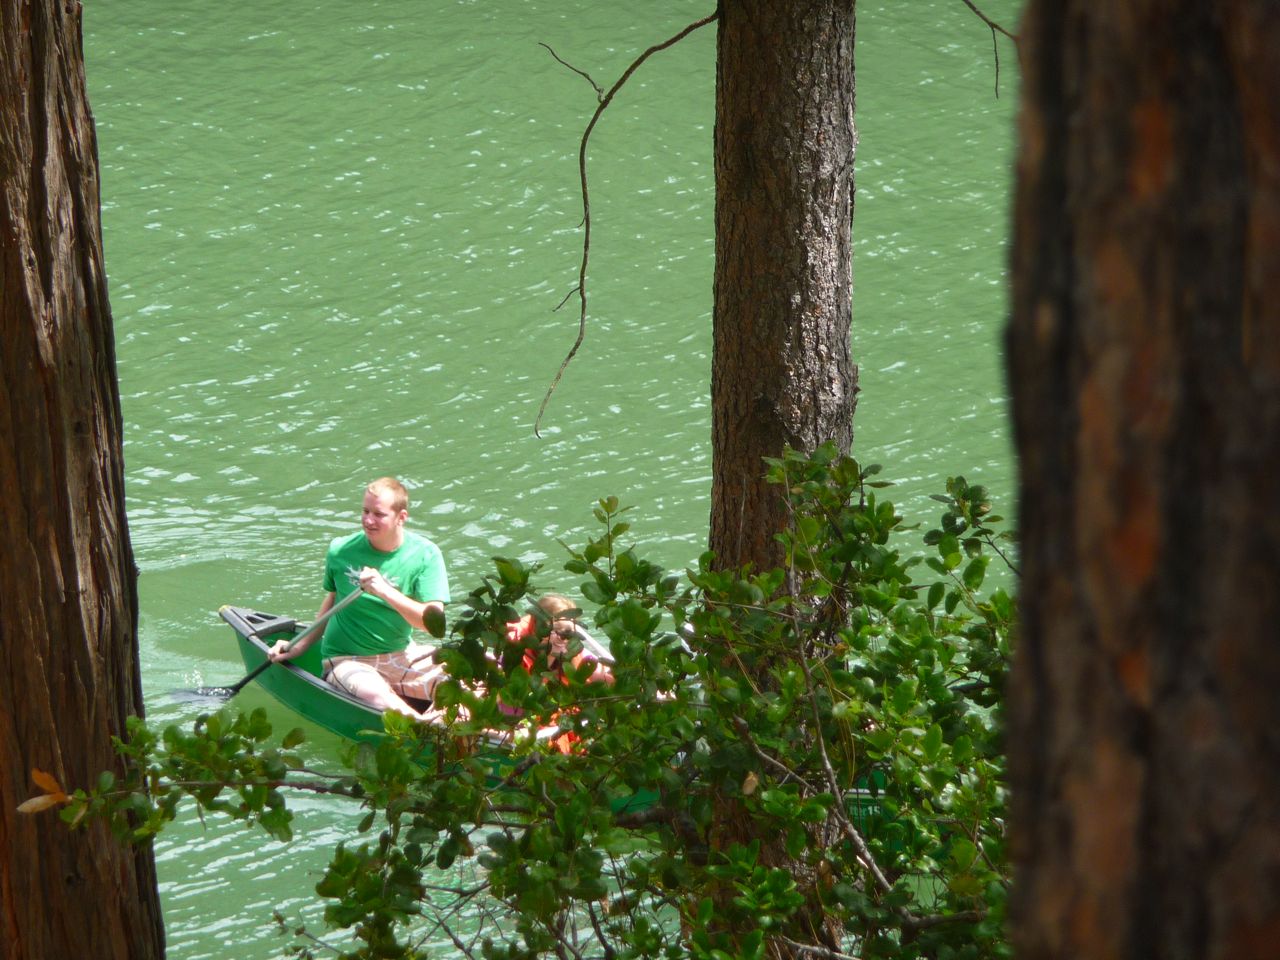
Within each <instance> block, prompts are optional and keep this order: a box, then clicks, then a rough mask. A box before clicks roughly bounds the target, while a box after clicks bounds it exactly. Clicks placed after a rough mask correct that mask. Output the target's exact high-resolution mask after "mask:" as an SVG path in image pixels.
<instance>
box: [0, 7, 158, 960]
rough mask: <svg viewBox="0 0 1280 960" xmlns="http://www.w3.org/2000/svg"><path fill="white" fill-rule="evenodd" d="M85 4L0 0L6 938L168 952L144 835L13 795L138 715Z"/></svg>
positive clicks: (122, 956)
mask: <svg viewBox="0 0 1280 960" xmlns="http://www.w3.org/2000/svg"><path fill="white" fill-rule="evenodd" d="M98 217H99V197H98V158H97V145H96V142H95V139H94V131H93V121H92V118H91V116H90V114H89V108H88V102H87V99H86V94H85V81H84V56H83V49H82V43H81V35H80V5H79V4H78V3H74V2H71V3H64V2H53V0H18V2H5V3H2V4H0V280H2V281H3V283H2V285H0V374H2V376H0V503H2V506H0V523H3V527H2V528H0V536H2V537H3V542H4V545H5V549H4V552H3V554H0V655H2V656H3V657H4V667H3V669H0V758H2V759H0V770H2V771H3V772H2V773H0V944H3V953H4V956H5V957H7V958H10V960H26V958H30V960H49V958H55V957H95V958H119V960H139V958H141V960H148V958H153V957H160V956H162V955H163V953H164V935H163V930H162V927H161V919H160V906H159V901H158V895H157V892H156V880H155V867H154V863H153V860H152V856H151V853H150V851H149V850H133V849H130V848H128V847H127V846H123V845H121V844H120V843H118V842H116V841H115V840H114V839H113V838H112V837H111V836H110V835H109V834H108V833H107V832H106V831H105V830H104V829H103V828H102V827H101V826H98V827H94V828H92V829H89V830H82V831H76V832H74V833H73V832H71V831H69V830H68V829H67V827H66V826H65V825H64V824H62V823H61V822H60V821H59V820H58V819H57V817H56V816H55V815H54V814H53V813H42V814H34V815H23V814H19V813H17V812H16V809H15V808H16V807H17V806H18V804H20V803H21V802H22V801H23V800H25V799H27V798H28V797H30V796H32V795H33V794H36V793H41V792H43V791H42V790H40V789H39V788H37V787H36V786H35V784H34V783H33V781H32V779H31V771H32V769H33V768H35V769H39V770H42V771H45V772H47V773H49V774H52V775H53V776H54V777H56V778H57V780H58V781H59V783H60V784H62V785H63V786H64V787H66V788H68V789H70V788H71V787H74V786H82V785H89V784H91V783H92V782H93V778H94V777H96V775H97V773H98V772H99V771H100V770H104V769H108V768H113V767H116V766H117V764H116V760H115V755H114V751H113V750H112V747H111V737H112V736H113V735H123V733H124V724H125V718H126V717H127V716H128V715H130V714H137V713H141V711H142V693H141V686H140V683H139V678H138V656H137V647H136V639H135V638H136V625H137V593H136V574H135V571H134V566H133V556H132V553H131V550H130V546H129V538H128V531H127V528H126V525H125V513H124V483H123V470H122V450H121V420H120V406H119V395H118V392H117V385H116V376H115V354H114V347H113V342H112V324H111V314H110V309H109V307H108V305H107V295H106V281H105V276H104V273H103V266H102V233H101V228H100V224H99V219H98Z"/></svg>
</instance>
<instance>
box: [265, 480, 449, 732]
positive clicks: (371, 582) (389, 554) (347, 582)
mask: <svg viewBox="0 0 1280 960" xmlns="http://www.w3.org/2000/svg"><path fill="white" fill-rule="evenodd" d="M408 518H409V495H408V493H407V492H406V491H405V488H404V486H403V485H402V484H401V483H400V482H399V481H398V480H395V479H393V478H391V477H381V478H379V479H377V480H375V481H373V483H371V484H369V486H368V487H366V488H365V491H364V509H363V513H362V519H361V526H362V528H363V529H362V530H361V531H360V532H359V533H354V534H351V535H349V536H345V537H338V538H337V539H335V540H334V541H333V542H332V543H331V544H330V545H329V552H328V553H327V554H326V556H325V563H324V589H325V590H326V591H327V592H326V594H325V598H324V602H323V603H321V604H320V611H319V613H317V614H316V616H317V618H319V617H322V616H324V614H325V613H326V612H328V610H329V609H330V608H331V607H333V606H334V604H336V603H337V602H338V601H340V600H342V599H343V597H346V596H347V595H349V594H350V593H351V592H352V591H355V590H363V591H364V593H365V596H362V597H360V598H359V599H357V600H356V601H354V602H353V603H351V604H348V605H347V606H345V607H343V608H342V609H340V610H338V611H337V612H336V613H334V615H333V616H332V617H330V618H329V623H328V625H327V626H326V627H325V629H324V631H323V633H316V634H312V635H311V636H308V637H304V638H303V639H302V640H301V641H299V642H298V643H296V644H293V645H292V646H290V645H289V641H287V640H281V641H280V642H279V643H277V644H276V645H275V646H274V647H272V648H271V659H272V660H275V661H277V662H278V661H281V660H291V659H293V658H294V657H296V656H298V655H299V654H300V653H302V652H303V651H304V650H306V649H307V648H308V647H310V646H311V645H312V644H313V643H314V642H315V640H316V637H322V638H323V639H322V640H321V642H320V652H321V654H322V655H323V657H324V675H325V679H326V680H328V681H329V682H330V683H332V684H334V685H335V686H338V687H341V688H342V689H344V690H346V691H348V692H349V693H351V694H353V695H355V696H357V697H359V698H360V699H362V700H366V701H368V702H369V703H371V704H372V705H373V706H375V707H378V708H379V709H381V710H396V711H398V712H400V713H403V714H407V715H408V716H411V717H414V718H417V719H427V718H428V716H427V715H426V714H424V713H422V712H421V711H420V710H418V709H416V708H415V707H413V706H411V705H410V704H409V703H407V702H406V701H405V697H413V698H416V699H418V700H427V701H429V700H431V699H432V692H433V691H434V689H435V685H436V683H437V682H439V680H440V679H441V678H442V676H443V668H442V667H440V666H439V665H437V664H436V663H435V662H434V661H433V660H432V657H431V653H432V648H431V647H427V646H423V645H422V644H419V643H416V642H414V641H413V639H412V634H413V630H414V628H418V629H421V628H422V627H423V626H424V624H425V619H424V618H425V617H426V616H427V614H428V612H429V611H433V610H434V612H435V614H436V615H443V613H444V605H445V604H446V603H447V602H448V601H449V581H448V577H447V576H446V574H445V567H444V557H443V556H442V555H441V553H440V548H439V547H437V546H436V545H435V544H434V543H432V542H431V541H430V540H428V539H427V538H426V537H422V536H419V535H418V534H416V533H413V532H411V531H408V530H405V529H404V523H405V521H406V520H407V519H408Z"/></svg>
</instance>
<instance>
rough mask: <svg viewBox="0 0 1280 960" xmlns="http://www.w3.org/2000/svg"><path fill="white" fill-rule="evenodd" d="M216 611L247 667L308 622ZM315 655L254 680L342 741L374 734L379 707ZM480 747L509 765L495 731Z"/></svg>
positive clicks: (631, 806)
mask: <svg viewBox="0 0 1280 960" xmlns="http://www.w3.org/2000/svg"><path fill="white" fill-rule="evenodd" d="M218 613H219V614H220V615H221V617H222V619H223V620H225V621H226V622H227V623H228V624H229V625H230V626H231V628H232V629H233V630H234V631H235V634H236V644H237V645H238V646H239V648H240V658H241V659H242V660H243V661H244V665H245V669H246V670H248V671H250V672H252V671H254V670H256V669H258V668H261V667H262V666H263V664H264V663H266V661H267V651H268V650H269V649H270V648H271V646H272V645H273V644H274V643H275V642H276V641H277V640H291V639H293V638H295V637H298V636H301V635H302V633H303V632H304V631H305V630H306V629H307V626H308V624H305V623H299V622H298V621H297V620H294V619H293V618H292V617H280V616H276V615H275V614H270V613H263V612H261V611H259V610H253V609H250V608H248V607H233V606H224V607H223V608H222V609H221V610H219V611H218ZM582 637H583V644H584V646H586V647H588V649H589V651H590V652H591V653H592V654H593V655H594V656H597V657H599V658H600V659H602V660H605V661H608V660H609V659H610V658H609V653H608V651H607V650H605V649H604V648H603V647H601V646H600V644H599V643H598V642H597V641H596V640H595V639H594V638H592V637H591V636H590V635H589V634H586V633H585V632H584V633H583V634H582ZM320 660H321V658H320V644H318V643H316V644H312V646H311V647H310V648H308V649H307V650H306V651H305V652H304V653H303V654H302V655H301V656H298V657H295V658H294V659H292V660H289V661H286V662H284V663H276V664H272V665H271V666H268V667H266V669H264V670H261V672H260V673H258V674H257V676H256V677H255V679H256V680H257V682H258V683H259V684H260V685H261V686H262V688H263V689H264V690H266V691H267V693H269V694H271V695H272V696H273V697H275V698H276V699H277V700H279V701H280V702H281V703H282V704H284V705H285V706H286V707H288V708H289V709H290V710H292V711H294V712H295V713H297V714H299V715H300V716H302V717H304V718H305V719H307V720H309V721H311V722H312V723H314V724H316V725H317V726H320V727H324V728H325V729H326V730H330V731H332V732H333V733H336V734H337V735H338V736H340V737H342V738H343V739H346V740H357V741H358V740H372V739H375V738H376V737H377V736H378V735H380V734H381V732H382V729H383V728H382V714H381V712H380V711H378V710H376V709H374V708H373V707H372V706H370V705H369V704H367V703H365V702H364V701H363V700H360V699H359V698H357V697H353V696H352V695H351V694H349V693H347V692H346V691H345V690H340V689H339V688H337V687H335V686H333V685H331V684H329V683H326V682H325V681H324V680H323V679H321V672H322V670H321V665H320ZM546 733H547V735H548V736H554V735H555V731H554V730H548V731H546ZM482 750H484V753H485V755H486V756H491V757H492V759H493V772H492V775H493V777H494V778H495V779H497V778H501V777H502V775H503V771H504V770H506V769H509V768H510V767H511V766H512V764H513V761H512V760H511V757H510V755H509V754H508V753H507V752H506V750H505V749H504V744H503V742H502V740H501V739H499V738H498V737H497V736H495V737H494V738H493V740H492V742H490V743H489V744H488V746H487V748H484V747H482ZM653 800H654V797H653V796H647V797H641V796H639V795H637V796H634V797H628V798H625V799H623V800H621V801H619V802H618V803H616V804H615V805H614V806H615V810H617V811H619V812H621V811H623V810H636V809H640V808H643V807H646V806H649V805H650V804H652V802H653Z"/></svg>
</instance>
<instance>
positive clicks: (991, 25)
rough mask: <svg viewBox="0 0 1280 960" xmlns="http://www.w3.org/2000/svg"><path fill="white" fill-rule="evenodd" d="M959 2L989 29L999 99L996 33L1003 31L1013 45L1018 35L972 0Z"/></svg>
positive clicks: (1015, 43) (998, 50)
mask: <svg viewBox="0 0 1280 960" xmlns="http://www.w3.org/2000/svg"><path fill="white" fill-rule="evenodd" d="M960 2H961V3H963V4H964V5H965V6H966V7H968V8H969V9H970V10H972V11H973V12H974V13H975V14H977V16H978V19H979V20H981V21H982V22H983V23H985V24H986V25H987V29H989V30H990V31H991V52H992V53H993V54H994V55H995V59H996V99H997V100H999V99H1000V47H999V44H998V43H997V42H996V41H997V38H996V34H997V33H1003V34H1004V35H1005V36H1006V37H1008V38H1009V39H1010V40H1012V41H1013V45H1014V46H1015V47H1016V46H1017V45H1018V35H1017V34H1016V33H1010V32H1009V31H1008V30H1006V29H1005V28H1004V27H1002V26H1000V24H998V23H996V22H995V21H994V20H992V19H991V18H990V17H988V16H987V15H986V14H985V13H983V12H982V11H981V10H979V9H978V8H977V7H976V6H974V4H973V0H960Z"/></svg>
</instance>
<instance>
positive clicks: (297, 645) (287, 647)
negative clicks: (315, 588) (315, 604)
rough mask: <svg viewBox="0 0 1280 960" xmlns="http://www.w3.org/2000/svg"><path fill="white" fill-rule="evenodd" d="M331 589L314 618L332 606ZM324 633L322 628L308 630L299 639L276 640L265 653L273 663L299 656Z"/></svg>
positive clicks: (332, 596) (323, 613) (322, 614)
mask: <svg viewBox="0 0 1280 960" xmlns="http://www.w3.org/2000/svg"><path fill="white" fill-rule="evenodd" d="M333 601H334V594H333V591H330V592H329V593H326V594H325V595H324V601H323V602H322V603H321V604H320V610H319V612H317V613H316V619H317V620H319V619H320V618H321V617H323V616H324V615H325V614H326V613H328V612H329V610H330V608H331V607H332V606H333ZM323 635H324V631H323V630H309V631H308V632H307V633H306V634H305V635H303V637H302V638H301V639H299V640H296V641H294V640H277V641H276V642H275V644H273V645H272V647H271V651H270V652H269V653H268V654H267V656H269V657H270V658H271V660H272V661H273V662H275V663H279V662H280V661H282V660H292V659H293V658H294V657H297V656H301V655H302V654H303V653H305V652H306V651H307V649H308V648H309V647H310V646H311V645H312V644H313V643H315V642H316V641H317V640H319V639H320V637H321V636H323Z"/></svg>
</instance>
